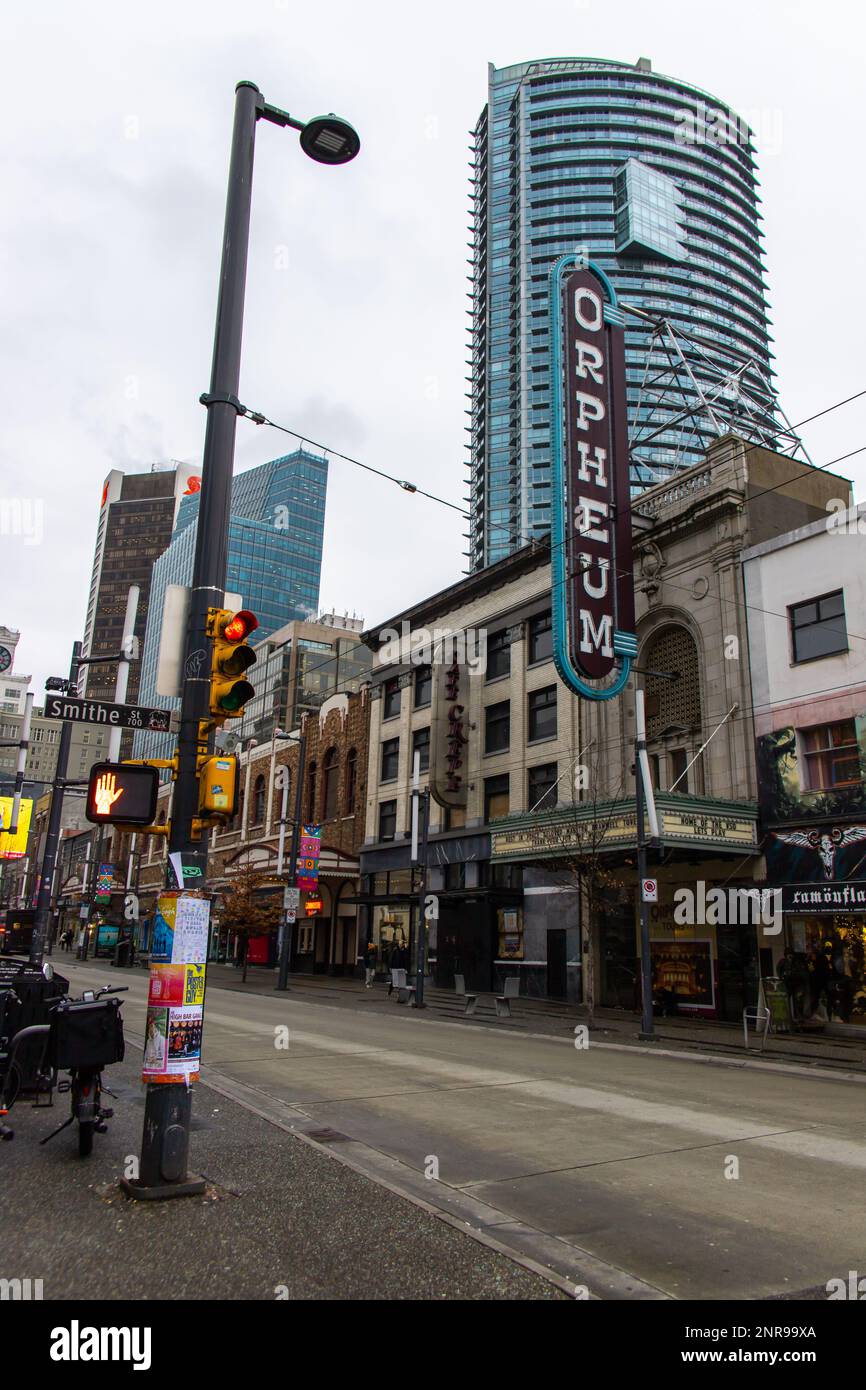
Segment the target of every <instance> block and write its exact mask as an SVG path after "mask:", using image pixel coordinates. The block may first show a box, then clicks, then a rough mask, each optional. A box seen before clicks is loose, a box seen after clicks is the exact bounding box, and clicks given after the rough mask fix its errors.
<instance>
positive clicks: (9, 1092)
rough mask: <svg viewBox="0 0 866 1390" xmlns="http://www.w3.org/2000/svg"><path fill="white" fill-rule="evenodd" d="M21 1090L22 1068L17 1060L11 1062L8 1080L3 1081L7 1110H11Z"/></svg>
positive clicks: (7, 1075)
mask: <svg viewBox="0 0 866 1390" xmlns="http://www.w3.org/2000/svg"><path fill="white" fill-rule="evenodd" d="M20 1090H21V1068H20V1067H19V1065H18V1063H17V1062H10V1064H9V1070H8V1072H7V1074H6V1080H5V1081H4V1083H3V1101H4V1104H5V1106H6V1109H7V1110H11V1109H12V1107H13V1105H14V1104H15V1102H16V1100H17V1099H18V1092H19V1091H20Z"/></svg>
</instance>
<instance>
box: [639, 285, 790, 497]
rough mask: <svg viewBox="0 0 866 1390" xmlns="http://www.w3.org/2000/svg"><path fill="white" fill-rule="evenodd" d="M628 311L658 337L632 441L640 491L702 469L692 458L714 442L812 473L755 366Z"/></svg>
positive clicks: (652, 340)
mask: <svg viewBox="0 0 866 1390" xmlns="http://www.w3.org/2000/svg"><path fill="white" fill-rule="evenodd" d="M620 308H621V309H622V310H623V312H624V313H626V314H628V315H630V316H631V317H632V318H636V319H640V320H641V321H642V322H643V323H645V324H646V325H647V326H648V328H649V330H650V334H649V341H648V344H647V352H646V362H645V366H644V374H643V380H642V382H641V386H640V391H639V393H638V401H637V409H636V410H635V412H634V422H633V424H632V427H631V431H630V437H629V453H630V456H631V480H632V486H633V487H634V488H637V489H643V488H647V487H653V486H654V485H655V484H656V483H659V482H667V481H668V479H669V478H670V477H671V476H672V475H673V474H675V473H677V472H678V471H679V470H680V469H682V468H683V467H688V466H689V463H690V462H693V461H694V460H693V459H690V457H689V456H690V455H694V454H704V453H705V452H706V450H707V448H708V447H709V445H710V444H711V443H712V441H713V440H714V439H718V438H720V437H721V435H723V434H727V433H732V434H737V435H740V436H741V437H742V438H744V439H746V440H748V441H749V442H750V443H753V444H762V445H764V446H765V447H766V448H768V449H773V450H774V451H775V452H776V453H780V454H787V455H788V456H789V457H790V458H800V459H802V461H803V462H804V463H808V464H810V465H811V463H812V460H811V458H810V457H809V455H808V453H807V451H806V448H805V446H804V444H803V442H802V440H801V439H800V437H799V435H798V434H797V433H796V431H795V429H794V427H793V425H792V424H791V422H790V420H789V419H788V417H787V415H786V414H785V412H784V410H783V409H782V406H781V404H780V402H779V398H778V395H777V393H776V390H775V387H774V386H773V383H772V380H771V378H770V376H769V375H768V373H767V371H766V369H765V368H764V367H763V366H762V365H761V364H760V363H759V362H757V361H756V359H755V358H753V357H747V356H745V355H744V354H742V353H739V352H737V350H736V349H734V348H727V349H720V348H719V345H718V343H715V342H714V343H712V344H710V343H709V342H707V341H706V340H703V339H702V338H701V336H700V333H695V332H690V331H687V330H685V329H684V328H683V327H682V326H680V325H675V324H674V323H673V322H672V320H671V319H669V318H658V317H656V316H654V315H652V314H648V313H646V311H645V310H643V309H639V308H638V307H637V306H636V305H634V304H628V303H626V302H625V301H623V300H620ZM672 407H673V413H672ZM672 434H674V435H675V441H673V442H671V443H670V445H669V453H670V462H669V463H668V462H665V461H663V460H661V459H660V458H659V449H658V445H657V444H655V445H654V441H656V440H657V439H658V437H659V436H660V435H667V436H671V435H672Z"/></svg>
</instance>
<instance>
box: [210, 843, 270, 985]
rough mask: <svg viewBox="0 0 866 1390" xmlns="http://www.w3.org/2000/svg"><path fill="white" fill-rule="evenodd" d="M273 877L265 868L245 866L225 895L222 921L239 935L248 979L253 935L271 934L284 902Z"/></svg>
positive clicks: (235, 876) (245, 974) (232, 881)
mask: <svg viewBox="0 0 866 1390" xmlns="http://www.w3.org/2000/svg"><path fill="white" fill-rule="evenodd" d="M272 883H273V879H272V876H271V875H270V874H268V873H267V872H265V871H263V870H262V869H256V868H253V867H252V865H245V866H244V867H243V868H241V869H238V871H237V873H235V874H233V875H232V877H231V878H230V879H229V881H228V883H227V885H226V889H225V893H224V896H223V908H222V920H223V922H224V923H225V924H226V926H228V927H230V928H231V929H232V931H234V932H235V933H236V934H237V936H238V937H239V938H240V943H241V959H242V961H243V967H244V970H243V979H244V980H246V978H247V958H248V955H249V944H250V937H251V936H271V935H273V933H274V932H275V931H276V930H277V928H278V926H279V922H280V915H281V904H280V899H279V897H277V896H275V895H274V894H272V893H268V894H263V893H262V892H261V890H262V888H265V887H270V886H271V885H272Z"/></svg>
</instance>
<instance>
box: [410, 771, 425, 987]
mask: <svg viewBox="0 0 866 1390" xmlns="http://www.w3.org/2000/svg"><path fill="white" fill-rule="evenodd" d="M420 783H421V754H420V752H417V751H416V753H415V760H414V765H413V768H412V852H411V862H412V866H413V868H414V867H417V868H418V871H419V873H418V878H419V887H418V913H417V919H418V920H417V927H416V931H415V1007H416V1009H423V1008H425V1007H426V1006H425V1004H424V970H425V967H426V959H425V957H426V954H427V953H426V950H425V946H426V938H427V917H426V915H425V910H424V909H425V903H426V898H427V845H428V835H429V830H430V791H429V789H428V788H425V789H424V791H423V792H422V791H421V785H420Z"/></svg>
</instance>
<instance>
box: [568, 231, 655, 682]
mask: <svg viewBox="0 0 866 1390" xmlns="http://www.w3.org/2000/svg"><path fill="white" fill-rule="evenodd" d="M566 272H570V273H566ZM550 342H551V352H552V372H551V375H552V382H551V441H550V444H551V473H552V484H553V488H552V490H553V518H552V520H553V526H552V528H551V530H552V534H551V584H552V589H553V594H552V607H553V656H554V661H555V663H556V669H557V671H558V672H559V675H560V677H561V678H562V680H563V681H564V682H565V684H566V685H567V686H568V687H569V689H570V690H572V691H573V692H574V694H575V695H579V696H581V697H582V698H583V699H586V700H609V699H610V698H611V696H613V695H619V693H620V692H621V691H622V689H623V688H624V686H625V684H626V682H627V680H628V677H629V671H630V668H631V663H632V660H633V659H634V658H635V657H636V656H637V638H636V636H635V632H634V625H635V624H634V581H633V577H632V544H631V510H630V503H629V466H628V430H627V420H626V398H625V347H624V343H623V316H622V311H621V310H620V309H619V308H618V307H617V302H616V292H615V291H614V288H613V286H612V284H611V283H610V281H609V280H608V278H607V276H606V275H605V273H604V271H603V270H600V269H599V268H598V267H597V266H595V265H593V264H592V262H591V261H589V262H588V261H586V259H585V258H583V257H581V255H580V254H579V253H574V254H572V255H569V256H562V257H561V258H560V259H559V260H558V261H557V262H556V264H555V265H554V267H553V269H552V271H551V273H550ZM611 677H612V678H611ZM590 682H592V683H591V684H590Z"/></svg>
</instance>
